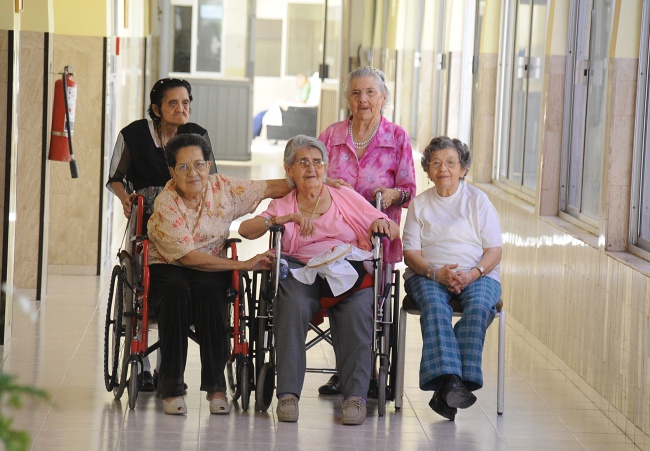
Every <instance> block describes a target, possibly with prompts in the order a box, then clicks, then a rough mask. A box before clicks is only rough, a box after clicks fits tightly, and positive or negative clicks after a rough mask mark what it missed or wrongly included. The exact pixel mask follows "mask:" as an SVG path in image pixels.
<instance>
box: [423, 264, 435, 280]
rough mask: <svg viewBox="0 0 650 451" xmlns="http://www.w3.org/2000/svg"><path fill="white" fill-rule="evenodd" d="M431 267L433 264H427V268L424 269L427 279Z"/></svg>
mask: <svg viewBox="0 0 650 451" xmlns="http://www.w3.org/2000/svg"><path fill="white" fill-rule="evenodd" d="M431 268H433V265H429V266H427V269H425V270H424V277H426V278H427V279H428V278H429V271H431Z"/></svg>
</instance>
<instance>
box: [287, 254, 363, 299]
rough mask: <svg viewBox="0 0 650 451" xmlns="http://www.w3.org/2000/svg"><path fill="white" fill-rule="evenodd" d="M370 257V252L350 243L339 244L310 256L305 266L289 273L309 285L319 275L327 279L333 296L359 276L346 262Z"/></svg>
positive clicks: (350, 284) (349, 285)
mask: <svg viewBox="0 0 650 451" xmlns="http://www.w3.org/2000/svg"><path fill="white" fill-rule="evenodd" d="M368 258H372V253H371V252H368V251H364V250H361V249H359V248H358V247H354V246H352V245H351V244H340V245H338V246H335V247H333V248H331V249H328V250H327V251H325V252H322V253H320V254H318V255H316V256H315V257H313V258H311V259H310V260H309V261H308V262H307V265H306V266H303V267H302V268H297V269H291V270H290V271H291V274H293V277H294V278H295V279H296V280H298V281H299V282H302V283H304V284H305V285H311V284H313V283H314V281H315V280H316V276H320V277H322V278H323V279H325V280H327V283H328V284H329V286H330V289H331V290H332V293H333V294H334V296H339V295H340V294H343V293H345V292H346V291H348V290H349V289H350V288H352V287H353V286H354V284H355V282H356V281H357V279H358V278H359V274H358V273H357V271H356V269H354V267H353V266H352V265H351V264H350V263H349V262H348V260H352V261H364V260H367V259H368Z"/></svg>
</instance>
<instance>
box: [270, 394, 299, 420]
mask: <svg viewBox="0 0 650 451" xmlns="http://www.w3.org/2000/svg"><path fill="white" fill-rule="evenodd" d="M275 412H276V413H277V415H278V421H282V422H287V423H295V422H296V421H298V415H299V413H300V412H299V410H298V398H296V397H295V396H293V395H286V396H283V397H282V398H280V399H278V408H277V409H276V410H275Z"/></svg>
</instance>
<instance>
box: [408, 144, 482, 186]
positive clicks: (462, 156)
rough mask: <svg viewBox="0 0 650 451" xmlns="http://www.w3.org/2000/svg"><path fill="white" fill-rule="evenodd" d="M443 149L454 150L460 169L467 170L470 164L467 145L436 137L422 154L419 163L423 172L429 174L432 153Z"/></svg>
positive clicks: (470, 159)
mask: <svg viewBox="0 0 650 451" xmlns="http://www.w3.org/2000/svg"><path fill="white" fill-rule="evenodd" d="M444 149H456V152H458V159H459V160H460V167H461V168H462V169H469V166H470V164H472V154H471V153H470V151H469V147H468V146H467V144H465V143H464V142H462V141H461V140H460V139H456V138H454V139H452V138H449V137H448V136H437V137H435V138H433V139H432V140H431V142H430V143H429V145H428V146H427V147H425V149H424V152H423V153H422V159H421V160H420V163H421V164H422V169H424V172H429V163H430V162H431V157H432V156H433V153H434V152H435V151H436V150H444ZM464 178H465V177H463V179H464Z"/></svg>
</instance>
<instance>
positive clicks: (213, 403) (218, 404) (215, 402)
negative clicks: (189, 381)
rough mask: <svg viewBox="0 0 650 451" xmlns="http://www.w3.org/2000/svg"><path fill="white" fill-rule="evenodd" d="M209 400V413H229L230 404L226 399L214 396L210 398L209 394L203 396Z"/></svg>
mask: <svg viewBox="0 0 650 451" xmlns="http://www.w3.org/2000/svg"><path fill="white" fill-rule="evenodd" d="M205 399H207V400H208V401H210V413H212V414H214V415H228V414H229V413H230V404H228V400H227V399H223V398H214V399H210V394H207V395H206V396H205Z"/></svg>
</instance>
